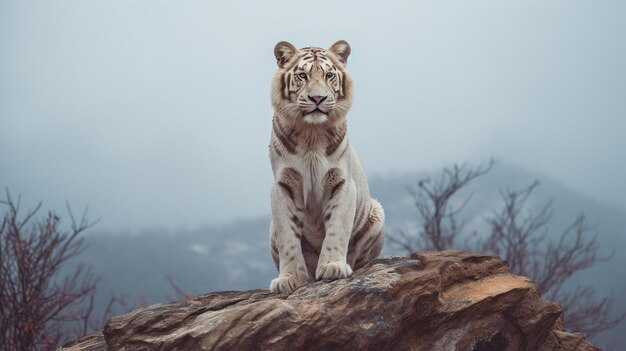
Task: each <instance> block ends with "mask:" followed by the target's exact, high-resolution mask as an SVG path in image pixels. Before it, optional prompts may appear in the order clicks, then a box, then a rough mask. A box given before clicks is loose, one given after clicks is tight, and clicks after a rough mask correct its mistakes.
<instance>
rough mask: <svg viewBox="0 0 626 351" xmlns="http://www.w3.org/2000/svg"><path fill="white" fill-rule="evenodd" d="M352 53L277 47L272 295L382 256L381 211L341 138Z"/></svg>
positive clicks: (338, 48)
mask: <svg viewBox="0 0 626 351" xmlns="http://www.w3.org/2000/svg"><path fill="white" fill-rule="evenodd" d="M349 54H350V46H349V45H348V43H347V42H345V41H343V40H340V41H338V42H336V43H335V44H333V45H332V46H331V47H330V48H329V49H328V50H325V49H321V48H317V47H306V48H303V49H300V50H298V49H296V48H295V47H294V46H293V45H291V44H290V43H288V42H284V41H282V42H279V43H278V44H276V47H275V48H274V55H275V56H276V60H277V63H278V70H277V71H276V74H275V75H274V79H273V82H272V106H273V107H274V117H273V123H272V124H273V129H272V136H271V141H270V145H269V149H270V150H269V153H270V160H271V164H272V171H273V173H274V184H273V186H272V192H271V202H272V223H271V225H270V243H271V248H272V258H273V259H274V263H275V264H276V267H277V268H278V270H279V275H278V277H277V278H275V279H273V280H272V282H271V283H270V290H271V291H272V292H292V291H294V290H295V289H297V288H298V287H300V286H302V285H304V284H306V283H308V282H310V281H314V280H316V279H317V280H320V279H338V278H346V277H349V276H350V275H351V274H352V270H353V269H358V268H360V267H362V266H363V265H365V264H366V263H367V262H369V261H371V260H372V259H374V258H376V257H378V255H379V254H380V251H381V250H382V246H383V241H384V230H383V223H384V213H383V209H382V207H381V205H380V204H379V203H378V202H377V201H376V200H374V199H372V198H371V197H370V193H369V188H368V185H367V180H366V178H365V175H364V172H363V167H362V166H361V162H360V160H359V158H358V156H357V154H356V152H355V151H354V149H353V148H352V146H351V145H350V143H349V142H348V138H347V136H346V129H347V124H346V114H347V112H348V110H349V109H350V106H351V104H352V78H351V77H350V75H349V74H348V72H347V71H346V68H345V65H346V62H347V59H348V55H349Z"/></svg>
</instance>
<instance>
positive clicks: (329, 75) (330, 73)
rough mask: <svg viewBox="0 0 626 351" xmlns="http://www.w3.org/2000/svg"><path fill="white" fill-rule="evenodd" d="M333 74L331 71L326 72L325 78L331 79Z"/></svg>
mask: <svg viewBox="0 0 626 351" xmlns="http://www.w3.org/2000/svg"><path fill="white" fill-rule="evenodd" d="M334 76H335V75H334V74H333V73H332V72H328V73H326V79H331V78H332V77H334Z"/></svg>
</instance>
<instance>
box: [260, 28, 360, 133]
mask: <svg viewBox="0 0 626 351" xmlns="http://www.w3.org/2000/svg"><path fill="white" fill-rule="evenodd" d="M349 55H350V45H348V43H347V42H345V41H344V40H340V41H338V42H336V43H335V44H333V45H332V46H331V47H330V48H329V49H321V48H317V47H306V48H302V49H300V50H298V49H296V48H295V47H294V46H293V45H291V44H290V43H288V42H286V41H281V42H279V43H278V44H276V47H274V56H276V62H277V64H278V70H277V71H276V74H275V75H274V80H273V82H272V105H273V107H274V111H275V112H276V113H277V114H278V115H281V116H285V117H287V118H292V119H294V120H295V122H296V123H297V122H299V121H302V122H304V123H306V124H324V123H326V122H328V121H331V122H332V121H336V120H338V119H341V118H343V117H345V115H346V113H347V112H348V110H349V109H350V105H351V104H352V78H351V77H350V75H349V74H348V72H347V71H346V68H345V66H346V62H347V60H348V56H349Z"/></svg>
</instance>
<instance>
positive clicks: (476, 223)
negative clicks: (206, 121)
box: [75, 165, 626, 345]
mask: <svg viewBox="0 0 626 351" xmlns="http://www.w3.org/2000/svg"><path fill="white" fill-rule="evenodd" d="M429 175H430V174H428V173H412V174H395V175H394V174H391V175H377V176H373V177H371V179H370V188H371V192H372V195H373V196H374V197H375V198H377V199H378V200H379V201H380V202H381V203H382V205H383V207H384V209H385V213H386V231H387V235H394V233H397V231H398V230H400V229H402V228H404V229H407V228H408V229H410V228H412V227H416V226H417V222H416V218H417V216H416V211H415V208H414V205H413V199H412V197H411V195H410V193H409V191H408V189H409V188H410V187H411V186H415V184H416V183H417V181H418V180H420V179H423V178H427V177H428V176H429ZM534 180H539V181H540V182H541V185H540V186H539V187H538V188H537V189H536V190H535V192H534V193H533V196H532V198H531V199H532V200H531V201H530V206H531V207H532V208H535V207H537V208H539V207H540V206H542V205H543V204H545V202H546V201H549V200H553V201H554V205H553V208H554V210H555V213H554V216H553V219H552V221H551V222H550V224H549V233H550V234H549V236H552V237H554V236H558V235H560V234H561V232H562V230H564V229H565V228H566V227H567V225H568V224H570V223H571V222H572V221H573V220H574V219H575V217H576V216H577V215H578V214H579V213H581V212H584V213H585V215H586V217H587V219H588V221H589V223H590V224H592V225H595V227H594V228H595V231H596V232H597V234H598V237H597V242H598V246H599V251H600V254H601V255H609V254H611V253H612V252H615V255H614V256H613V257H612V259H611V260H610V261H608V262H599V263H597V264H596V265H595V266H594V267H592V268H591V269H589V270H586V271H584V272H581V273H579V274H577V275H576V276H575V277H573V279H572V284H570V286H576V285H578V284H592V285H593V286H594V287H595V288H596V289H597V290H598V292H599V293H600V294H608V293H611V292H612V293H613V294H614V296H615V311H616V313H617V312H619V311H623V310H625V309H626V280H624V279H618V277H621V276H623V272H622V271H623V267H625V266H626V257H625V256H624V255H622V254H621V252H623V251H625V249H626V238H624V235H623V232H624V230H625V228H626V213H625V212H624V211H621V210H620V209H617V208H614V207H611V206H609V205H605V204H603V203H600V202H598V201H595V200H593V199H590V198H588V197H585V196H583V195H581V194H580V193H578V192H576V191H575V190H572V189H568V188H566V187H564V186H562V185H560V184H559V183H558V182H557V181H553V180H550V179H547V178H545V177H542V176H539V175H535V174H531V173H530V172H528V171H525V170H523V169H519V168H515V167H511V166H506V165H498V166H496V167H495V168H494V169H493V170H492V171H491V172H490V173H488V174H486V175H484V176H482V177H480V178H478V179H476V180H475V181H474V182H473V183H471V184H470V185H469V186H468V187H467V189H464V190H463V191H462V192H461V193H460V194H459V196H458V197H457V199H456V201H457V202H458V204H460V203H462V202H463V201H464V200H465V198H467V197H468V196H471V199H470V201H469V203H468V205H467V206H466V207H465V208H464V211H463V212H462V213H461V218H462V219H464V220H465V221H467V225H466V228H465V229H466V231H467V232H470V231H477V232H479V233H480V232H484V231H485V230H486V227H485V223H484V222H485V221H484V219H485V218H486V217H488V216H489V215H490V214H491V212H492V211H493V210H495V209H496V208H498V207H499V206H500V205H501V199H500V195H499V194H500V193H499V192H500V191H501V190H502V189H505V188H507V187H508V188H512V189H521V188H523V187H526V186H528V185H530V184H531V183H532V182H533V181H534ZM453 205H454V204H453ZM267 206H268V212H269V199H268V201H267ZM269 222H270V218H269V216H267V217H260V218H254V219H242V220H238V221H235V222H233V223H231V224H229V225H223V226H212V227H202V228H196V229H184V230H178V231H175V232H172V231H169V230H160V229H152V230H145V231H143V232H138V233H112V232H99V231H98V230H97V228H94V229H92V230H91V232H89V233H86V234H85V238H86V242H87V244H88V247H87V249H86V250H85V251H84V253H83V254H82V255H81V256H80V257H79V258H78V259H76V260H75V262H78V261H81V262H83V263H85V264H88V265H90V266H91V267H92V270H93V272H94V273H95V274H96V275H97V276H100V277H101V278H102V279H101V281H100V283H99V285H98V290H99V295H98V297H97V304H98V306H99V309H100V311H101V310H102V308H103V307H102V306H103V305H104V304H105V303H106V302H107V300H108V298H109V296H110V293H111V292H115V293H116V294H124V295H125V296H126V297H127V298H128V300H129V302H130V304H131V305H132V304H133V303H134V302H136V301H139V299H140V297H141V298H145V299H146V300H147V301H148V303H157V302H161V301H165V300H168V299H172V298H174V296H175V292H174V289H173V287H172V286H171V285H170V284H169V283H168V277H171V279H172V280H173V281H174V282H175V283H176V285H177V286H179V287H180V288H181V289H183V290H184V291H186V292H189V293H192V294H200V293H206V292H209V291H217V290H245V289H254V288H267V286H268V284H269V281H270V280H271V279H272V278H274V277H275V275H276V273H277V272H276V268H275V267H274V264H273V262H272V259H271V256H270V253H269V240H268V238H269V233H268V228H269ZM546 244H547V242H546ZM383 254H384V255H398V254H405V252H403V251H402V250H399V249H398V248H396V247H393V246H391V245H389V242H386V245H385V247H384V249H383ZM120 312H121V311H120ZM620 334H621V335H622V336H619V335H620ZM623 335H626V325H624V323H622V325H619V326H618V327H617V328H615V330H613V331H611V332H607V333H605V334H604V335H602V336H601V338H600V339H598V341H599V342H598V344H599V345H604V344H607V343H609V342H610V343H616V344H621V343H626V339H624V338H625V337H624V336H623ZM620 338H621V339H620Z"/></svg>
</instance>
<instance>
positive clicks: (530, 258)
mask: <svg viewBox="0 0 626 351" xmlns="http://www.w3.org/2000/svg"><path fill="white" fill-rule="evenodd" d="M493 164H494V163H493V160H492V161H490V162H489V163H488V165H487V166H478V167H468V166H467V165H466V164H463V165H461V166H456V165H455V166H454V167H452V168H446V169H444V171H443V173H442V174H441V176H440V177H439V178H438V179H437V180H436V181H435V182H434V183H429V182H427V181H424V180H422V181H420V182H418V186H417V188H414V189H413V190H412V191H411V194H412V196H413V199H414V202H415V207H416V209H417V217H418V220H419V223H420V226H419V230H418V231H417V235H416V234H412V233H410V232H408V231H406V230H404V231H400V232H399V233H398V234H396V235H390V236H389V241H390V242H391V243H392V244H393V245H396V246H398V247H400V248H402V249H405V250H407V251H408V252H411V251H414V250H419V249H422V250H444V249H449V248H461V249H466V250H480V251H484V252H491V253H494V254H496V255H499V256H500V257H502V258H503V259H505V260H506V261H507V262H508V263H509V266H510V267H511V271H512V272H513V273H514V274H519V275H525V276H528V277H530V278H531V279H532V280H533V281H534V282H535V283H536V284H537V285H538V287H539V290H540V292H541V293H542V295H543V296H544V297H546V298H548V299H551V300H555V301H557V302H559V303H560V304H561V305H562V306H563V307H564V309H565V311H566V312H565V324H566V327H567V329H568V330H571V331H574V332H579V333H583V334H584V335H586V336H587V337H593V336H594V335H597V334H598V333H600V332H602V331H605V330H608V329H611V328H613V327H615V326H616V325H617V324H619V323H620V322H621V321H622V320H623V319H624V318H625V317H626V314H621V315H619V316H617V317H611V315H610V314H611V312H612V307H613V301H614V300H613V297H612V296H605V297H601V298H598V297H597V296H596V291H595V289H594V288H593V287H591V286H579V287H577V288H575V289H573V290H571V289H570V290H566V289H564V285H565V283H566V282H567V281H568V280H569V279H570V278H571V277H572V276H573V275H574V274H575V273H576V272H579V271H582V270H585V269H587V268H590V267H592V266H593V265H594V264H595V263H597V262H601V261H606V260H608V259H610V257H611V256H606V257H600V256H598V246H597V243H596V236H597V235H595V234H593V233H591V231H592V228H591V227H590V226H589V225H588V224H587V222H586V219H585V217H584V215H583V214H581V215H579V216H578V217H576V219H575V220H574V221H573V222H572V223H571V224H570V225H569V226H568V227H567V228H566V229H565V230H564V231H563V232H562V233H561V234H560V235H559V236H558V237H557V239H556V240H555V239H550V238H548V234H549V232H548V227H547V225H548V223H549V222H550V220H551V218H552V215H553V208H552V205H553V203H552V201H548V202H547V203H545V204H544V205H543V206H541V207H539V209H538V210H536V209H535V212H534V213H533V211H532V209H531V208H530V206H528V200H529V198H530V196H531V194H532V192H533V191H534V190H535V189H536V188H537V187H538V185H539V183H538V182H534V183H532V184H531V185H530V186H528V187H526V188H523V189H521V190H505V191H501V192H500V195H501V198H502V203H503V204H502V207H501V208H499V209H498V210H496V211H494V212H493V213H492V215H491V216H489V217H488V218H486V223H487V225H488V227H489V230H490V232H489V233H488V235H487V236H486V237H479V236H477V235H473V236H472V237H473V239H475V243H474V244H469V242H468V241H465V242H464V243H460V240H459V239H460V236H461V234H462V229H463V223H461V224H459V221H458V219H457V218H456V217H457V216H458V215H459V213H460V212H461V211H462V209H463V208H464V207H465V205H466V204H467V202H468V201H469V197H468V198H467V199H465V201H463V202H462V205H460V206H458V207H457V208H451V207H450V200H451V199H452V197H453V196H454V195H455V194H457V193H458V191H459V190H460V189H461V188H463V187H465V186H466V185H467V184H469V183H470V182H471V181H472V180H474V179H476V178H477V177H480V176H482V175H484V174H485V173H487V172H489V171H490V170H491V168H492V166H493ZM552 238H554V237H552Z"/></svg>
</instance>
